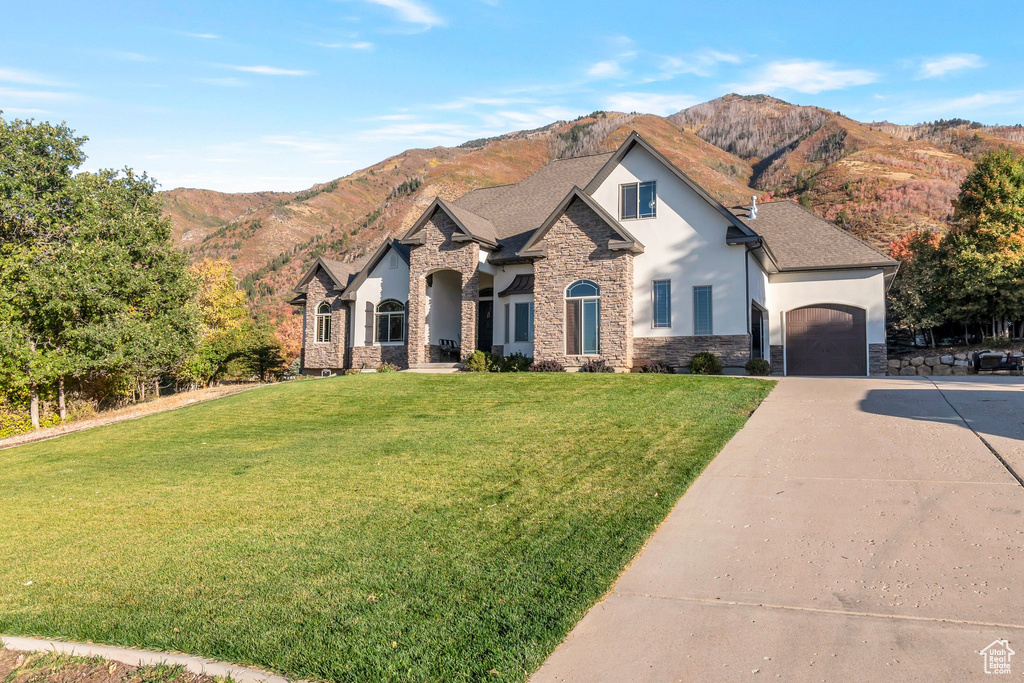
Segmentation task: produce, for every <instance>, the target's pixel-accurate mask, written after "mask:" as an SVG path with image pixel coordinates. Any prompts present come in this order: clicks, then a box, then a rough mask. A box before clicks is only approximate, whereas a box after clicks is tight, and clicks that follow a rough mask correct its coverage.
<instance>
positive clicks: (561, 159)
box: [545, 149, 615, 165]
mask: <svg viewBox="0 0 1024 683" xmlns="http://www.w3.org/2000/svg"><path fill="white" fill-rule="evenodd" d="M602 154H615V150H614V149H613V150H611V151H610V152H591V153H590V154H580V155H577V156H574V157H562V158H560V159H552V160H551V161H549V162H548V163H549V164H553V163H555V162H556V161H572V160H574V159H586V158H588V157H599V156H601V155H602ZM545 165H547V164H545Z"/></svg>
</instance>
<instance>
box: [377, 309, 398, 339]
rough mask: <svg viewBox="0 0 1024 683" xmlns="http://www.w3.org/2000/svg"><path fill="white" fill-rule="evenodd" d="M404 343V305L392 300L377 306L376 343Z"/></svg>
mask: <svg viewBox="0 0 1024 683" xmlns="http://www.w3.org/2000/svg"><path fill="white" fill-rule="evenodd" d="M403 341H405V304H403V303H402V302H401V301H396V300H394V299H387V300H385V301H381V302H380V304H379V305H378V306H377V342H378V343H385V344H386V343H389V342H403Z"/></svg>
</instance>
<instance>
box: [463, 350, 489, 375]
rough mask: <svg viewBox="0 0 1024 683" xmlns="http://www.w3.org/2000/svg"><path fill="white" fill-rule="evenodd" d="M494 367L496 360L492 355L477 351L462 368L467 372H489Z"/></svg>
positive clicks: (467, 359)
mask: <svg viewBox="0 0 1024 683" xmlns="http://www.w3.org/2000/svg"><path fill="white" fill-rule="evenodd" d="M492 365H494V359H493V358H492V357H491V354H489V353H487V352H486V351H481V350H480V349H477V350H476V351H474V352H473V353H471V354H469V357H467V358H466V360H465V362H464V363H463V364H462V367H463V369H464V370H465V371H466V372H487V371H489V370H490V369H491V366H492Z"/></svg>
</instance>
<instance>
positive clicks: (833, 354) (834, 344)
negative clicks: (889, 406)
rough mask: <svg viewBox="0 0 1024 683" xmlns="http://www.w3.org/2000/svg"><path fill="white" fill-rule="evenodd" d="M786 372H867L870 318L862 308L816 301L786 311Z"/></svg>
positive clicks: (861, 375)
mask: <svg viewBox="0 0 1024 683" xmlns="http://www.w3.org/2000/svg"><path fill="white" fill-rule="evenodd" d="M785 331H786V349H785V354H786V374H787V375H804V376H837V375H838V376H843V375H846V376H860V377H863V376H864V375H866V374H868V360H867V356H868V346H867V319H866V314H865V311H864V309H863V308H857V307H855V306H844V305H842V304H815V305H813V306H805V307H803V308H797V309H795V310H791V311H788V312H787V313H786V330H785Z"/></svg>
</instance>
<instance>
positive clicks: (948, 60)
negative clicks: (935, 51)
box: [917, 53, 985, 78]
mask: <svg viewBox="0 0 1024 683" xmlns="http://www.w3.org/2000/svg"><path fill="white" fill-rule="evenodd" d="M983 66H985V61H984V60H983V59H982V58H981V57H979V56H978V55H974V54H966V53H965V54H954V55H944V56H942V57H934V58H932V59H926V60H924V61H923V62H921V68H920V70H919V71H918V74H917V77H918V78H938V77H939V76H945V75H946V74H948V73H953V72H955V71H963V70H965V69H980V68H981V67H983Z"/></svg>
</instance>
